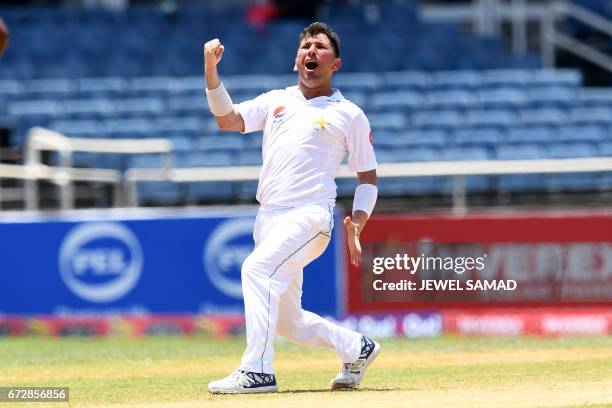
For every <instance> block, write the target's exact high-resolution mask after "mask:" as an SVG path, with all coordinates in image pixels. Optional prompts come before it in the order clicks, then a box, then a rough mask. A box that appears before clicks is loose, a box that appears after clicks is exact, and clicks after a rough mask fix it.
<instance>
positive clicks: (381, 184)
mask: <svg viewBox="0 0 612 408" xmlns="http://www.w3.org/2000/svg"><path fill="white" fill-rule="evenodd" d="M353 193H354V190H353ZM439 193H440V177H392V178H388V177H385V178H381V179H379V180H378V194H379V195H380V196H384V197H405V196H423V195H437V194H439ZM348 196H349V197H350V193H349V194H348Z"/></svg>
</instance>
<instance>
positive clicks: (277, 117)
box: [272, 105, 287, 124]
mask: <svg viewBox="0 0 612 408" xmlns="http://www.w3.org/2000/svg"><path fill="white" fill-rule="evenodd" d="M285 113H287V108H285V107H284V106H282V105H281V106H277V107H276V109H274V119H273V120H272V123H274V124H276V123H278V122H280V121H282V120H283V117H284V116H285Z"/></svg>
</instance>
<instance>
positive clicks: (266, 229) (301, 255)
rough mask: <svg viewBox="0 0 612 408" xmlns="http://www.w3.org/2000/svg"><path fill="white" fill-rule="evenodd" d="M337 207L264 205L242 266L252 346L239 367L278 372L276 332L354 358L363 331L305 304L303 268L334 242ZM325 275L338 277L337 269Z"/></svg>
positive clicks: (353, 359) (356, 355)
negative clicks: (327, 317) (334, 209)
mask: <svg viewBox="0 0 612 408" xmlns="http://www.w3.org/2000/svg"><path fill="white" fill-rule="evenodd" d="M332 218H333V215H332V210H331V208H330V207H329V206H328V205H327V204H323V205H308V206H303V207H296V208H289V209H266V208H264V207H261V208H260V210H259V212H258V214H257V219H256V221H255V229H254V231H253V238H254V239H255V248H254V249H253V252H252V253H251V254H250V255H249V256H248V257H247V258H246V259H245V261H244V263H243V265H242V292H243V295H244V313H245V318H246V337H247V346H246V350H245V352H244V354H243V356H242V361H241V363H240V367H239V368H240V369H241V370H244V371H251V372H256V373H266V374H274V369H273V368H272V360H273V359H274V337H275V335H276V334H279V335H281V336H283V337H284V338H286V339H287V340H289V341H292V342H294V343H297V344H301V345H305V346H310V347H327V348H329V349H332V350H334V351H335V352H336V355H337V356H338V358H339V359H340V361H341V362H346V363H350V362H354V361H356V360H357V359H358V358H359V354H360V352H361V334H359V333H357V332H354V331H352V330H348V329H345V328H343V327H341V326H338V325H336V324H334V323H332V322H330V321H328V320H325V319H323V318H322V317H321V316H318V315H316V314H314V313H311V312H308V311H306V310H303V309H302V278H303V268H304V266H306V265H308V264H309V263H310V262H312V261H313V260H314V259H316V258H318V257H319V256H320V255H321V254H322V253H323V251H324V250H325V248H326V247H327V244H328V243H329V240H330V236H331V229H332V224H333V221H332ZM324 279H335V277H334V276H333V275H332V271H329V275H328V276H326V277H324Z"/></svg>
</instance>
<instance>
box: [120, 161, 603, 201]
mask: <svg viewBox="0 0 612 408" xmlns="http://www.w3.org/2000/svg"><path fill="white" fill-rule="evenodd" d="M260 170H261V167H260V166H241V167H197V168H174V169H169V170H167V171H165V170H163V169H137V168H132V169H128V170H127V171H126V173H125V187H126V190H125V194H126V197H127V198H126V199H127V203H128V205H130V206H138V195H137V183H139V182H151V181H169V182H174V183H194V182H212V181H248V180H257V179H258V178H259V172H260ZM584 172H612V157H597V158H577V159H547V160H480V161H450V162H420V163H383V164H379V165H378V168H377V173H378V176H379V177H380V178H385V177H424V176H429V177H433V176H447V177H452V178H453V193H452V196H453V211H454V212H456V213H464V212H465V211H466V208H467V205H466V187H465V178H466V177H467V176H475V175H481V176H487V175H489V176H492V175H510V174H543V173H549V174H553V173H584ZM354 177H356V176H355V172H352V171H350V170H349V169H348V167H347V166H341V167H340V170H339V172H338V174H337V175H336V178H354Z"/></svg>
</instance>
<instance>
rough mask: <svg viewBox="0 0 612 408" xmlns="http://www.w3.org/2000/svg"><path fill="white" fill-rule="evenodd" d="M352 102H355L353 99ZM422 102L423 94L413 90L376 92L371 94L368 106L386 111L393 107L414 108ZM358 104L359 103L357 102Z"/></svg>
mask: <svg viewBox="0 0 612 408" xmlns="http://www.w3.org/2000/svg"><path fill="white" fill-rule="evenodd" d="M353 102H354V103H357V102H355V101H353ZM423 104H424V98H423V95H422V94H420V93H417V92H414V91H396V92H378V93H375V94H374V95H372V97H371V99H370V101H369V105H368V106H369V108H370V109H373V110H383V111H388V110H389V109H393V108H400V109H409V110H410V109H414V108H418V107H420V106H422V105H423ZM358 105H359V104H358Z"/></svg>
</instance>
